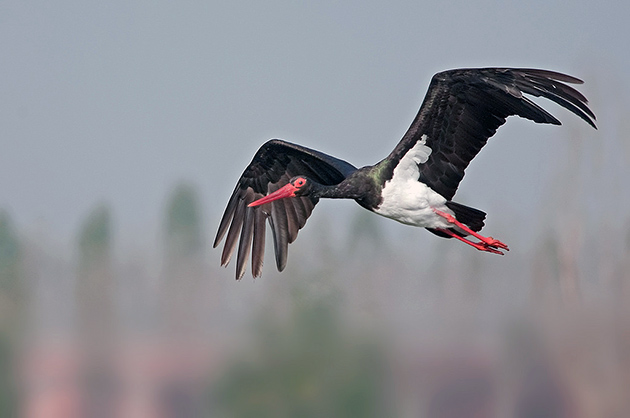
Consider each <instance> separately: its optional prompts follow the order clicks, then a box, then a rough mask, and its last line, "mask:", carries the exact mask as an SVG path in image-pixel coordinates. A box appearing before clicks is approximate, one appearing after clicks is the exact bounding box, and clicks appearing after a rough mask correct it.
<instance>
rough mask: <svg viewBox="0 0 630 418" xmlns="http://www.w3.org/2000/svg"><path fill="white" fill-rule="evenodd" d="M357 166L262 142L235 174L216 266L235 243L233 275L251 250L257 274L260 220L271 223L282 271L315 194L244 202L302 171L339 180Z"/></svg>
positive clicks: (323, 179)
mask: <svg viewBox="0 0 630 418" xmlns="http://www.w3.org/2000/svg"><path fill="white" fill-rule="evenodd" d="M355 170H356V167H354V166H353V165H352V164H349V163H347V162H345V161H343V160H340V159H338V158H334V157H331V156H329V155H326V154H324V153H321V152H319V151H315V150H312V149H309V148H306V147H302V146H300V145H296V144H292V143H289V142H286V141H282V140H279V139H272V140H270V141H267V142H266V143H265V144H264V145H263V146H262V147H260V149H259V150H258V152H257V153H256V155H255V156H254V158H253V159H252V162H251V163H250V164H249V165H248V166H247V168H246V169H245V171H244V172H243V175H242V176H241V178H240V179H239V181H238V183H237V185H236V188H235V189H234V192H233V193H232V196H231V197H230V200H229V202H228V205H227V207H226V209H225V213H224V214H223V218H222V219H221V222H220V224H219V230H218V232H217V236H216V238H215V240H214V247H216V246H217V245H219V243H220V242H221V240H222V239H223V237H224V236H225V235H226V232H227V236H226V239H225V246H224V247H223V253H222V254H221V265H227V263H228V262H229V261H230V258H231V257H232V253H233V252H234V249H235V248H236V243H237V239H238V238H239V235H240V240H239V244H238V245H239V247H238V252H237V257H236V277H237V278H241V277H242V276H243V274H245V263H246V262H247V258H248V256H249V252H250V249H251V252H252V275H253V276H254V277H257V276H260V275H261V274H262V265H263V256H264V252H265V220H267V219H268V220H269V223H270V224H271V233H272V236H273V242H274V250H275V255H276V266H277V267H278V270H279V271H282V270H283V269H284V267H285V265H286V262H287V252H288V245H289V244H290V243H292V242H293V241H294V240H295V239H296V238H297V234H298V231H299V230H300V229H301V228H302V227H303V226H304V225H305V224H306V220H307V219H308V217H309V216H310V215H311V212H312V211H313V208H314V207H315V205H316V204H317V202H318V201H319V198H316V197H312V196H303V197H295V198H292V199H281V200H277V201H274V202H271V203H267V204H265V205H262V206H259V207H248V206H247V205H249V204H250V203H252V202H254V201H255V200H257V199H259V198H261V197H263V196H266V195H268V194H269V193H272V192H274V191H276V190H278V189H279V188H281V187H282V186H284V185H286V184H287V183H288V182H289V180H290V179H291V178H292V177H293V176H297V175H304V176H308V177H309V178H311V179H313V180H315V181H317V182H318V183H320V184H323V185H335V184H339V183H341V182H342V181H343V180H344V179H345V178H346V177H347V176H348V175H350V174H351V173H352V172H354V171H355Z"/></svg>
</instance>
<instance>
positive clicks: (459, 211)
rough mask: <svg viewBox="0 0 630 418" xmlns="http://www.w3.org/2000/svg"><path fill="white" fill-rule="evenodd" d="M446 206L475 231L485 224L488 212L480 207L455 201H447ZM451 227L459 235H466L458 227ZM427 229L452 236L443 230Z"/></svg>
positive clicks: (444, 236) (442, 235)
mask: <svg viewBox="0 0 630 418" xmlns="http://www.w3.org/2000/svg"><path fill="white" fill-rule="evenodd" d="M446 207H448V208H449V209H450V210H452V211H453V213H454V214H455V219H457V220H458V221H460V222H461V223H463V224H464V225H468V227H469V228H470V229H472V230H473V231H475V232H479V231H481V228H483V226H484V225H485V224H484V222H483V221H484V219H486V213H485V212H483V211H481V210H479V209H475V208H471V207H469V206H465V205H462V204H460V203H455V202H451V201H448V202H446ZM449 229H450V230H451V231H453V232H455V233H456V234H457V235H461V236H464V234H462V233H461V232H459V231H458V230H456V229H453V228H449ZM427 230H429V231H430V232H432V233H434V234H435V235H437V236H439V237H443V238H451V236H449V235H448V234H446V233H444V232H441V231H439V230H437V229H433V228H427Z"/></svg>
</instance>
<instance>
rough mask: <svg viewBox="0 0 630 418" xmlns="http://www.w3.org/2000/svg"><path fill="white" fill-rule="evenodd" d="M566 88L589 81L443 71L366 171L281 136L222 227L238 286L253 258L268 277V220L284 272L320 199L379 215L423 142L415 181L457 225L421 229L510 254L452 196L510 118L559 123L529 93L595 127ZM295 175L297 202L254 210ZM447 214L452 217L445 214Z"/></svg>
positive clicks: (505, 71) (264, 152) (239, 188)
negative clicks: (390, 184)
mask: <svg viewBox="0 0 630 418" xmlns="http://www.w3.org/2000/svg"><path fill="white" fill-rule="evenodd" d="M565 83H573V84H581V83H582V81H581V80H579V79H577V78H575V77H571V76H569V75H565V74H561V73H557V72H553V71H546V70H536V69H515V68H479V69H458V70H450V71H444V72H441V73H438V74H436V75H435V76H434V77H433V78H432V80H431V83H430V85H429V89H428V92H427V94H426V96H425V99H424V102H423V103H422V106H421V107H420V110H419V111H418V114H417V116H416V117H415V118H414V120H413V122H412V124H411V126H410V127H409V129H408V130H407V132H406V133H405V135H404V136H403V138H402V139H401V140H400V142H399V143H398V145H397V146H396V147H395V148H394V150H393V151H392V152H391V153H390V155H389V156H388V157H387V158H385V159H384V160H382V161H380V162H379V163H377V164H376V165H374V166H368V167H363V168H361V169H357V168H356V167H354V166H353V165H351V164H349V163H347V162H345V161H342V160H339V159H337V158H334V157H331V156H329V155H326V154H324V153H321V152H319V151H315V150H312V149H309V148H305V147H302V146H299V145H295V144H291V143H289V142H285V141H281V140H277V139H275V140H271V141H268V142H267V143H265V144H264V145H263V146H262V147H261V148H260V149H259V150H258V152H257V153H256V155H255V156H254V158H253V160H252V162H251V163H250V164H249V165H248V166H247V168H246V169H245V171H244V173H243V175H242V176H241V178H240V180H239V181H238V183H237V185H236V188H235V189H234V192H233V193H232V196H231V197H230V200H229V202H228V205H227V208H226V209H225V213H224V214H223V218H222V219H221V222H220V224H219V229H218V232H217V236H216V238H215V241H214V247H216V246H217V245H218V244H219V243H220V242H221V240H222V239H223V237H224V236H225V237H226V240H225V246H224V248H223V252H222V255H221V264H222V265H226V264H227V263H228V262H229V261H230V258H231V257H232V254H233V252H234V250H235V248H236V244H237V240H238V241H239V243H238V251H237V261H236V277H237V279H238V278H241V277H242V276H243V274H244V273H245V264H246V261H247V259H248V258H249V255H250V251H251V256H252V275H253V276H254V277H257V276H260V275H261V273H262V265H263V256H264V246H265V220H268V221H269V223H270V225H271V231H272V235H273V241H274V249H275V255H276V265H277V267H278V270H280V271H282V270H283V269H284V267H285V265H286V262H287V252H288V245H289V243H291V242H293V241H294V240H295V239H296V237H297V234H298V231H299V230H300V229H301V228H302V227H303V226H304V225H305V223H306V220H307V219H308V217H309V216H310V214H311V212H312V211H313V208H314V206H315V205H316V204H317V202H318V201H319V198H320V197H335V198H351V199H355V200H356V201H357V202H358V203H359V204H360V205H361V206H363V207H365V208H366V209H368V210H372V211H377V209H378V207H379V205H380V204H381V203H382V201H383V197H382V194H381V191H382V188H383V185H384V184H385V183H386V182H387V181H388V180H391V179H392V177H393V175H394V170H395V168H396V167H397V166H398V164H399V163H400V161H401V159H402V158H403V157H405V155H406V154H407V153H408V152H409V151H410V150H411V149H412V148H414V146H415V145H416V144H417V143H418V141H422V140H424V141H425V145H426V146H427V147H428V148H430V154H429V156H428V159H427V160H426V161H424V162H423V163H418V168H419V171H418V172H419V175H418V179H417V180H418V181H420V182H422V183H424V184H426V185H427V186H428V187H429V188H430V189H431V190H432V191H433V192H436V193H438V194H439V195H441V196H443V197H444V198H445V199H446V200H447V202H446V204H445V206H444V208H448V209H444V210H451V211H452V213H453V214H454V215H455V219H456V220H457V221H458V223H459V226H458V227H457V228H456V227H455V226H454V227H453V228H442V227H440V228H431V227H429V226H427V225H425V224H422V225H417V226H425V227H427V229H429V230H430V231H431V232H433V233H435V234H437V235H439V236H441V237H445V238H457V239H459V240H461V241H464V242H466V243H468V244H470V245H473V246H474V247H476V248H477V249H480V250H482V251H488V252H493V253H497V254H502V253H501V252H500V251H498V249H507V246H505V244H503V243H501V242H500V241H498V240H494V239H489V238H487V237H481V236H479V235H476V234H475V232H476V231H479V230H480V229H481V228H482V227H483V226H484V219H485V213H484V212H482V211H480V210H478V209H474V208H470V207H467V206H464V205H461V204H459V203H456V202H452V201H451V199H452V198H453V196H454V195H455V192H456V190H457V188H458V186H459V183H460V182H461V180H462V178H463V176H464V171H465V169H466V167H467V166H468V164H469V163H470V161H471V160H472V159H473V158H474V157H475V156H476V155H477V154H478V153H479V151H480V150H481V148H482V147H483V146H484V145H485V144H486V142H487V140H488V138H490V137H491V136H492V135H494V133H495V132H496V130H497V128H498V127H499V126H501V125H502V124H503V123H505V121H506V118H507V117H508V116H511V115H518V116H521V117H523V118H527V119H530V120H532V121H534V122H537V123H549V124H554V125H560V121H558V119H556V118H555V117H554V116H552V115H551V114H550V113H548V112H547V111H545V110H544V109H542V108H541V107H540V106H538V105H537V104H536V103H534V102H533V101H531V100H530V99H529V98H527V97H526V96H524V94H528V95H532V96H537V97H544V98H546V99H549V100H552V101H554V102H556V103H557V104H559V105H561V106H562V107H565V108H566V109H568V110H570V111H571V112H573V113H575V114H576V115H578V116H579V117H581V118H582V119H584V120H585V121H586V122H587V123H588V124H590V125H591V126H593V127H594V128H595V123H594V120H595V115H594V114H593V112H592V111H591V110H590V109H589V108H588V106H587V100H586V98H585V97H584V96H583V95H582V94H581V93H580V92H578V91H577V90H575V89H574V88H572V87H570V86H568V85H567V84H565ZM296 176H304V177H305V185H304V189H301V190H299V192H298V193H295V194H292V195H291V196H294V197H291V198H280V199H279V200H273V201H270V202H268V203H261V204H260V206H254V207H250V206H249V205H250V204H251V203H252V202H255V201H257V200H258V199H260V198H262V197H264V196H268V195H270V194H271V193H274V192H276V191H278V190H279V189H281V188H284V187H285V186H286V187H292V185H289V182H290V181H291V180H292V178H295V177H296ZM306 179H308V180H306ZM287 185H288V186H287ZM296 190H297V188H296ZM440 212H442V211H440V210H438V211H436V213H438V214H439V213H440ZM384 216H389V215H384ZM436 216H438V215H436ZM439 216H442V217H447V216H449V215H447V214H444V213H443V212H442V213H441V214H439ZM394 219H395V218H394ZM405 223H407V222H405ZM462 224H463V225H462ZM462 227H463V228H464V229H462ZM466 229H468V231H466ZM468 234H473V235H475V237H477V238H479V239H481V242H480V243H472V242H470V241H468V240H466V239H464V236H466V235H468ZM239 237H240V238H239Z"/></svg>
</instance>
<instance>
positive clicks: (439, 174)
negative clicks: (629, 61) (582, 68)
mask: <svg viewBox="0 0 630 418" xmlns="http://www.w3.org/2000/svg"><path fill="white" fill-rule="evenodd" d="M565 83H574V84H581V83H582V81H581V80H579V79H577V78H575V77H571V76H569V75H566V74H561V73H557V72H553V71H545V70H536V69H516V68H479V69H461V70H450V71H444V72H441V73H438V74H436V75H435V76H433V79H432V80H431V84H430V85H429V90H428V92H427V95H426V97H425V99H424V102H423V103H422V106H421V107H420V110H419V112H418V115H417V116H416V118H415V119H414V121H413V122H412V124H411V126H410V127H409V130H408V131H407V132H406V133H405V135H404V136H403V138H402V140H401V141H400V142H399V143H398V145H397V146H396V148H395V149H394V150H393V151H392V153H391V154H390V156H389V160H390V171H391V172H393V169H394V167H395V166H396V165H397V164H398V161H400V159H401V158H402V157H403V156H404V155H405V154H406V153H407V151H409V150H410V149H411V148H412V147H413V146H414V145H416V143H417V142H418V141H421V140H423V138H425V140H426V146H428V147H429V148H431V154H430V156H429V158H428V160H427V161H426V162H425V163H423V164H419V168H420V178H419V179H418V180H419V181H422V182H423V183H426V184H427V185H429V187H431V188H432V189H433V190H435V191H436V192H438V193H439V194H441V195H442V196H444V197H445V198H446V199H448V200H450V199H452V197H453V195H455V191H456V190H457V187H458V185H459V182H460V181H461V180H462V178H463V177H464V170H465V169H466V167H467V166H468V164H469V163H470V161H471V160H472V159H473V158H474V157H475V156H476V155H477V153H478V152H479V151H480V150H481V148H482V147H483V146H484V145H485V144H486V141H487V140H488V138H490V137H491V136H492V135H494V133H495V132H496V130H497V128H498V127H499V126H501V125H502V124H503V123H505V119H506V118H507V117H508V116H510V115H518V116H521V117H523V118H527V119H530V120H533V121H534V122H537V123H551V124H554V125H560V121H559V120H558V119H556V118H555V117H553V116H552V115H551V114H549V113H548V112H547V111H545V110H544V109H542V108H541V107H540V106H538V105H537V104H536V103H534V102H533V101H531V100H530V99H529V98H527V97H526V96H525V95H524V94H528V95H531V96H542V97H544V98H547V99H549V100H552V101H554V102H556V103H558V104H559V105H561V106H563V107H565V108H567V109H568V110H570V111H571V112H573V113H575V114H576V115H578V116H579V117H581V118H582V119H584V120H585V121H586V122H587V123H588V124H590V125H591V126H593V127H594V128H595V123H594V120H595V115H594V114H593V112H592V111H591V110H590V109H589V108H588V106H587V103H588V101H587V100H586V98H585V97H584V96H583V95H582V94H581V93H580V92H578V91H577V90H575V89H574V88H572V87H570V86H568V85H567V84H565ZM425 135H426V136H425ZM391 172H390V173H389V174H390V175H391Z"/></svg>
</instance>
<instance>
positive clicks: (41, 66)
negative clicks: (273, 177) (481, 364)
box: [0, 0, 630, 274]
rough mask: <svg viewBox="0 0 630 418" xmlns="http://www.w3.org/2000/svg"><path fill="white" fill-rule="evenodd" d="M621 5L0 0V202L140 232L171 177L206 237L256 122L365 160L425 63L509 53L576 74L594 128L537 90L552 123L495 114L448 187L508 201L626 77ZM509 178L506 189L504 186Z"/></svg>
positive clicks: (128, 233) (518, 61) (397, 121)
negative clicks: (201, 218) (195, 195)
mask: <svg viewBox="0 0 630 418" xmlns="http://www.w3.org/2000/svg"><path fill="white" fill-rule="evenodd" d="M629 17H630V3H629V2H627V1H616V2H612V1H608V2H594V1H585V0H579V1H573V2H560V1H549V0H544V1H530V2H516V1H477V2H471V1H433V2H426V1H405V2H391V1H387V2H365V1H345V2H340V1H336V2H326V1H319V2H309V3H307V2H289V1H266V2H234V1H224V2H216V1H194V0H191V1H178V2H175V1H171V2H167V1H120V0H111V1H107V2H85V1H68V0H59V1H54V2H50V1H42V0H39V1H15V0H4V1H2V2H0V56H1V57H2V59H1V61H2V64H1V65H0V96H1V97H2V100H0V144H1V148H0V150H1V151H0V208H4V209H7V210H9V212H10V214H11V215H12V217H13V218H14V219H15V220H16V221H17V222H18V225H20V226H21V227H26V228H28V227H31V226H32V225H34V224H37V223H40V222H43V223H45V224H47V225H49V226H50V227H51V228H52V230H53V233H54V234H56V235H58V236H59V237H60V238H61V239H62V240H68V239H70V237H72V236H73V234H74V233H75V231H76V228H77V227H78V225H79V223H80V220H81V219H82V218H83V217H84V216H85V214H86V213H87V211H88V210H90V208H92V207H93V206H94V205H95V204H97V203H98V202H99V201H106V202H108V203H109V204H110V205H111V206H112V209H113V211H114V217H115V220H116V225H117V233H118V236H119V237H121V238H120V239H121V240H123V241H124V240H126V239H133V238H132V237H133V235H134V234H137V233H139V232H141V233H145V232H149V233H153V231H155V230H156V229H157V226H158V225H159V222H160V221H161V216H162V212H163V206H164V200H165V198H166V196H167V194H168V192H169V191H170V190H171V189H172V187H173V186H174V185H175V184H176V183H177V182H178V181H180V180H187V181H190V182H192V183H193V184H194V185H196V186H197V187H198V188H199V191H200V192H201V197H202V200H203V202H204V205H205V212H206V214H207V215H206V223H207V224H208V234H209V235H210V234H211V233H213V232H214V228H215V227H216V222H217V216H218V215H219V212H220V211H221V210H222V209H223V206H224V204H225V203H226V200H227V198H228V196H229V193H230V192H231V190H232V188H233V187H234V184H235V182H236V180H237V178H238V176H239V175H240V173H241V171H242V169H243V168H244V167H245V165H246V164H247V163H248V162H249V160H250V159H251V157H252V156H253V154H254V152H255V151H256V149H257V148H258V146H259V145H260V144H262V143H263V142H264V141H265V140H267V139H269V138H272V137H280V138H284V139H287V140H290V141H293V142H297V143H301V144H304V145H307V146H309V147H313V148H316V149H319V150H321V151H324V152H327V153H330V154H333V155H335V156H338V157H340V158H344V159H347V160H349V161H350V162H352V163H353V164H355V165H357V166H361V165H365V164H372V163H374V162H376V161H378V160H379V159H381V158H383V157H384V156H385V155H387V153H388V152H389V151H390V150H391V149H392V148H393V147H394V145H395V144H396V142H397V141H398V140H399V138H400V137H401V135H402V134H403V133H404V131H405V129H406V128H407V126H408V125H409V123H410V122H411V119H412V118H413V116H414V115H415V113H416V112H417V109H418V107H419V105H420V103H421V100H422V98H423V96H424V93H425V91H426V88H427V85H428V82H429V79H430V77H431V76H432V75H433V74H434V73H435V72H437V71H440V70H443V69H447V68H454V67H469V66H494V65H497V66H525V67H541V68H546V69H552V70H557V71H563V72H567V73H569V74H572V75H575V76H577V77H580V78H583V79H584V80H585V81H586V84H585V85H584V86H583V87H581V90H582V91H583V92H585V93H586V94H587V96H588V97H589V98H591V100H592V106H593V109H594V111H595V113H596V114H597V115H598V125H599V126H600V130H599V131H598V132H595V131H589V130H588V127H587V126H586V124H583V123H581V121H579V120H578V119H577V118H575V117H574V116H573V115H571V114H569V113H568V112H566V111H564V110H561V109H560V108H559V107H557V106H555V105H554V104H552V103H549V104H545V107H546V108H547V109H549V110H550V111H551V112H552V113H553V114H555V115H556V116H558V117H559V118H560V119H561V120H562V121H563V122H564V123H565V126H564V127H563V128H556V127H543V126H536V125H534V124H533V123H524V122H520V121H519V122H517V121H516V120H510V121H509V123H508V125H507V126H506V127H504V128H502V129H501V130H500V131H499V135H500V136H501V137H502V138H503V139H504V140H502V141H493V142H492V143H491V144H490V146H489V147H487V148H486V149H485V150H484V152H482V155H481V156H480V157H479V159H478V160H475V161H474V162H473V164H472V166H471V169H470V170H469V175H470V174H471V173H473V176H471V177H474V178H471V179H468V178H467V179H466V180H465V181H464V183H463V185H462V186H463V188H462V189H460V190H461V191H460V194H458V196H465V197H467V199H466V200H464V201H465V202H466V203H467V204H470V205H471V206H475V207H479V208H480V209H483V210H486V211H488V212H490V213H492V212H495V213H496V212H498V211H499V209H505V208H512V209H514V211H515V213H519V212H518V211H519V210H522V209H520V208H522V207H523V206H525V207H527V202H528V201H530V200H535V199H539V198H540V189H541V182H542V183H543V184H544V182H545V179H546V176H547V175H548V174H549V173H550V172H551V171H552V170H553V168H552V167H553V165H554V163H556V162H557V160H558V159H560V158H562V156H563V153H564V152H565V151H566V143H567V141H568V140H569V139H570V134H571V132H575V130H576V129H579V131H580V132H586V133H588V135H592V137H593V138H594V140H602V138H604V135H605V133H606V132H607V130H606V127H605V126H606V125H605V124H606V121H607V120H612V119H613V118H614V117H615V116H614V114H613V113H614V112H613V109H614V105H613V104H610V103H606V101H607V96H606V93H607V92H609V91H610V88H608V90H606V82H607V81H610V80H611V79H612V80H618V81H621V82H622V83H624V84H622V85H621V86H619V88H618V90H617V93H618V97H617V99H615V100H618V99H619V97H622V95H623V94H627V93H628V86H629V84H628V82H627V81H626V80H625V79H624V78H623V77H622V76H623V75H625V74H628V73H630V53H629V52H630V49H629V48H628V42H629V40H630V29H629V27H628V24H627V19H628V18H629ZM598 87H599V88H602V90H600V91H598V92H597V94H595V91H596V90H595V89H596V88H598ZM592 96H595V97H592ZM626 103H627V101H626ZM582 125H583V126H582ZM571 129H573V130H571ZM548 146H549V147H548ZM532 166H533V167H535V169H536V170H535V172H529V170H530V168H531V167H532ZM495 170H496V171H495ZM484 185H485V187H484ZM512 185H514V187H515V188H522V190H523V191H522V192H521V193H519V194H518V195H517V194H514V195H513V196H506V194H505V192H506V191H507V190H509V187H512ZM497 190H498V191H499V192H497ZM475 195H477V196H476V197H474V196H475ZM471 196H473V197H472V198H471ZM502 201H508V202H509V201H511V202H512V203H504V204H502V203H500V202H502ZM497 205H499V206H500V208H497ZM501 205H503V206H501ZM321 206H323V205H321ZM319 210H320V208H318V211H319ZM497 216H499V215H498V214H497ZM495 219H496V218H495ZM384 222H386V221H384ZM230 274H231V271H230Z"/></svg>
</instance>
